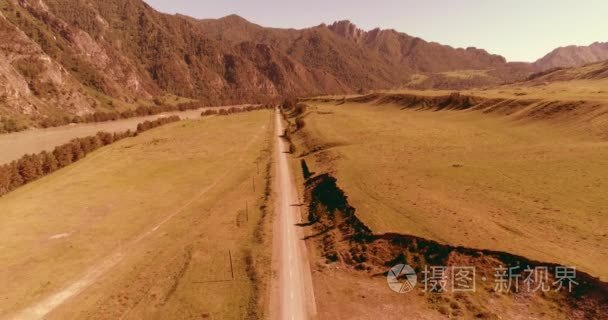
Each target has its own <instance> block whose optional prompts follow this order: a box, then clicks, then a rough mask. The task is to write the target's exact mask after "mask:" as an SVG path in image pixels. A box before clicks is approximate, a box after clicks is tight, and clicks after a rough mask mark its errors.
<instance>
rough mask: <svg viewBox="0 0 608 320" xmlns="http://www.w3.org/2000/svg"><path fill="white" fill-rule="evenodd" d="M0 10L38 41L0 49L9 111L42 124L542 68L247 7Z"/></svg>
mask: <svg viewBox="0 0 608 320" xmlns="http://www.w3.org/2000/svg"><path fill="white" fill-rule="evenodd" d="M0 13H2V18H0V20H1V21H0V22H1V24H0V32H3V33H4V34H5V36H6V37H7V39H8V38H21V39H22V40H23V41H22V42H23V43H28V45H29V46H30V47H32V48H33V47H36V46H37V47H39V48H40V50H34V51H31V50H30V53H28V54H25V55H24V54H23V52H25V51H24V49H25V48H26V45H25V44H20V43H7V44H5V45H4V46H1V47H0V55H2V56H4V57H7V59H5V61H4V62H3V63H4V64H3V67H2V68H0V115H5V116H6V115H8V116H20V115H24V114H25V115H27V118H30V119H33V120H32V121H33V122H34V123H36V121H40V120H43V119H46V118H48V117H56V116H62V115H74V114H78V115H80V114H86V113H91V112H94V111H100V110H101V111H106V110H107V111H115V110H117V109H118V110H120V109H129V108H135V107H137V106H139V105H142V104H152V101H153V100H154V101H159V100H161V101H160V103H166V101H165V100H166V99H161V98H162V97H165V96H177V97H185V98H188V99H195V100H200V101H201V103H203V104H207V105H218V104H234V103H243V102H248V103H254V102H264V101H270V100H273V99H278V98H280V97H283V96H295V95H300V96H306V95H320V94H346V93H353V92H365V91H368V90H372V89H386V88H394V87H402V86H410V85H411V86H419V87H424V88H448V89H461V88H469V87H474V86H491V85H498V84H502V83H507V82H513V81H518V80H523V79H525V78H526V77H527V76H529V75H530V74H532V73H533V72H535V71H538V70H536V69H535V68H534V66H533V65H531V64H523V63H511V62H507V61H506V59H505V58H504V57H502V56H500V55H495V54H490V53H488V52H487V51H485V50H483V49H477V48H473V47H469V48H453V47H450V46H446V45H442V44H439V43H436V42H428V41H425V40H424V39H421V38H418V37H413V36H410V35H408V34H406V33H402V32H398V31H396V30H393V29H387V30H382V29H379V28H376V29H372V30H369V31H365V30H362V29H360V28H358V27H357V26H356V25H355V24H353V23H352V22H350V21H348V20H344V21H337V22H334V23H333V24H330V25H327V24H320V25H318V26H314V27H310V28H304V29H279V28H267V27H263V26H260V25H257V24H255V23H252V22H250V21H248V20H246V19H244V18H242V17H240V16H238V15H229V16H226V17H223V18H220V19H195V18H192V17H188V16H185V15H182V14H174V15H170V14H165V13H161V12H158V11H156V10H154V9H153V8H152V7H150V6H149V5H148V4H146V3H145V2H143V1H141V0H104V1H100V0H0ZM8 57H10V59H9V58H8ZM29 60H31V61H43V62H44V61H48V62H45V63H38V64H39V66H38V67H37V69H36V70H28V68H29V67H24V66H29V65H31V63H24V62H23V61H29ZM19 68H21V69H19ZM38 69H39V70H38ZM463 70H464V71H463ZM462 73H464V74H465V76H462ZM45 75H47V77H46V78H45V77H44V76H45ZM51 75H52V77H51ZM58 75H62V76H63V78H61V79H62V80H61V81H59V80H58V79H59V78H58ZM420 78H423V79H424V80H422V81H418V79H420ZM60 84H67V85H60ZM17 89H19V90H17ZM15 92H19V94H15ZM58 92H59V93H60V94H58Z"/></svg>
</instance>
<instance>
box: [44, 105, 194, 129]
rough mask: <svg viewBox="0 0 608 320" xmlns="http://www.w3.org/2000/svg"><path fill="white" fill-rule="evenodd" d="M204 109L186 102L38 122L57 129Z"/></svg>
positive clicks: (45, 126)
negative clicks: (76, 124) (75, 124)
mask: <svg viewBox="0 0 608 320" xmlns="http://www.w3.org/2000/svg"><path fill="white" fill-rule="evenodd" d="M203 107H205V106H204V105H203V103H202V102H187V103H180V104H178V105H174V106H171V105H163V104H161V105H156V106H139V107H137V108H135V109H133V110H125V111H122V112H117V111H116V112H101V111H99V112H94V113H91V114H87V115H84V116H64V117H54V118H46V119H43V120H42V121H41V122H40V126H42V127H43V128H49V127H58V126H62V125H66V124H70V123H91V122H107V121H116V120H120V119H127V118H133V117H145V116H153V115H157V114H161V113H164V112H173V111H187V110H196V109H200V108H203Z"/></svg>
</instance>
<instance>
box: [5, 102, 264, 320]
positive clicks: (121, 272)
mask: <svg viewBox="0 0 608 320" xmlns="http://www.w3.org/2000/svg"><path fill="white" fill-rule="evenodd" d="M272 119H273V118H272V112H270V111H258V112H251V113H243V114H238V115H234V116H229V117H209V118H204V119H200V120H190V121H182V122H178V123H173V124H169V125H166V126H163V127H161V128H158V129H155V130H151V131H149V132H146V133H144V134H142V135H140V136H138V137H135V138H129V139H126V140H123V141H121V142H118V143H116V144H113V145H111V146H108V147H105V148H102V149H100V150H98V151H96V152H94V153H92V154H90V155H89V156H87V158H86V159H84V160H81V161H79V162H78V163H76V164H73V165H71V166H69V167H67V168H64V169H62V170H60V171H58V172H56V173H54V174H52V175H50V176H47V177H44V178H43V179H41V180H38V181H36V182H33V183H31V184H29V185H27V186H25V187H22V188H20V189H18V190H16V191H14V192H12V193H10V194H8V195H6V196H5V197H3V198H0V208H2V209H1V210H0V211H1V214H0V239H1V241H0V261H1V262H2V267H1V268H0V282H1V283H3V284H4V285H3V287H2V288H0V317H2V316H6V315H14V314H15V313H16V312H20V310H24V309H26V310H27V308H28V307H31V306H40V302H45V301H46V302H48V300H45V299H47V298H48V297H50V296H52V295H53V294H54V293H56V292H67V291H70V290H75V289H74V288H75V287H74V286H72V287H70V284H76V288H78V290H77V291H78V292H76V294H74V296H73V297H71V298H70V299H68V300H67V301H66V302H65V303H64V304H62V305H60V306H59V307H58V308H56V309H55V310H54V311H53V312H52V313H50V314H49V318H51V319H66V318H87V319H118V318H121V319H128V318H137V319H140V318H145V319H149V318H180V319H200V318H201V317H203V318H205V317H209V318H214V319H240V318H246V317H248V316H249V315H250V314H251V312H255V311H256V310H258V309H259V308H257V306H256V304H255V301H256V295H257V294H261V293H260V292H263V290H264V288H263V287H261V288H259V287H258V285H259V283H260V282H261V281H263V280H264V277H265V275H264V273H263V272H260V271H259V269H258V268H257V267H258V265H264V266H268V265H269V256H268V255H269V254H270V253H269V252H268V251H267V250H266V249H265V248H264V245H263V240H264V239H262V238H264V236H263V233H259V234H261V235H259V236H258V239H257V240H256V239H253V238H254V234H255V233H256V230H257V229H256V228H259V224H258V222H259V220H260V217H261V211H260V210H259V209H258V207H259V206H260V202H261V201H262V200H261V198H262V197H263V193H264V187H263V186H264V183H265V182H264V181H265V169H266V164H267V163H268V161H269V159H270V158H269V157H270V148H271V144H270V143H271V141H272V140H271V132H272V125H273V122H272V121H271V120H272ZM258 167H259V170H258ZM254 183H255V185H256V188H255V191H254V190H253V184H254ZM262 225H263V224H262ZM254 240H256V241H254ZM230 259H232V261H231V260H230ZM231 265H232V268H231ZM231 270H232V271H231ZM233 275H234V279H233ZM254 278H255V279H256V282H253V281H252V279H254ZM79 286H81V287H82V288H80V287H79ZM80 289H81V290H80ZM258 311H259V310H258Z"/></svg>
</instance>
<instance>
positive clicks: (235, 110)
mask: <svg viewBox="0 0 608 320" xmlns="http://www.w3.org/2000/svg"><path fill="white" fill-rule="evenodd" d="M272 108H274V106H273V105H272V104H264V105H259V106H246V107H242V108H238V107H230V108H228V109H209V110H205V111H203V112H202V113H201V116H203V117H206V116H212V115H220V116H227V115H231V114H234V113H240V112H251V111H256V110H264V109H272Z"/></svg>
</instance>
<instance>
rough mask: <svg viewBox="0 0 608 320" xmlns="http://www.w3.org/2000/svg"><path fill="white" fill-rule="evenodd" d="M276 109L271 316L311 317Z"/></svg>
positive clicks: (304, 258) (294, 194)
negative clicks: (274, 268) (274, 274)
mask: <svg viewBox="0 0 608 320" xmlns="http://www.w3.org/2000/svg"><path fill="white" fill-rule="evenodd" d="M283 130H284V129H283V123H282V121H281V115H280V112H278V111H277V112H276V135H277V138H276V139H277V143H276V147H275V153H276V164H277V165H276V179H277V181H276V186H277V187H278V188H277V195H278V199H277V201H276V203H275V206H276V210H277V211H276V213H277V222H276V223H275V244H274V252H273V256H274V257H275V258H274V259H275V262H276V265H277V268H278V270H277V271H278V276H279V279H278V280H279V281H278V286H275V287H274V288H275V290H277V291H278V294H277V295H275V297H276V298H275V299H277V303H278V306H277V307H278V309H279V310H276V311H275V313H274V318H276V319H281V320H301V319H311V318H314V317H315V314H316V307H315V301H314V292H313V287H312V277H311V274H310V265H309V263H308V258H307V251H306V244H305V242H304V240H302V238H303V232H302V230H301V227H298V226H296V224H298V223H300V217H301V215H300V206H299V204H300V201H299V198H298V193H297V189H296V188H295V184H294V181H293V175H292V172H291V171H292V170H291V168H290V167H289V153H287V152H286V151H288V150H289V145H288V143H287V142H286V141H285V139H283V138H281V137H280V136H281V135H282V134H283Z"/></svg>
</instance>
